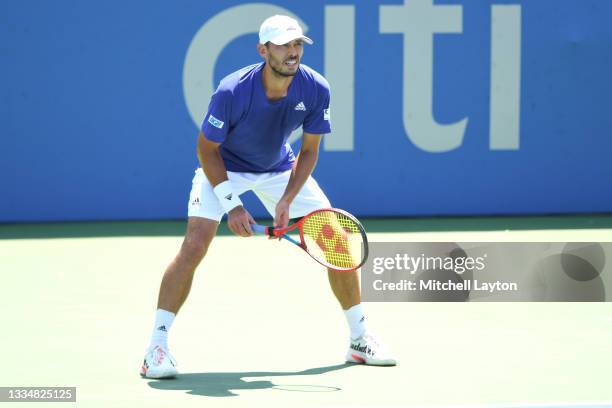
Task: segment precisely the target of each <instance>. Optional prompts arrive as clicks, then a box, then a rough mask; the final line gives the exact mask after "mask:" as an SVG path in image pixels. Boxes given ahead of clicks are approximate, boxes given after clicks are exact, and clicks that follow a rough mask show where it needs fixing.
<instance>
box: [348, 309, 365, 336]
mask: <svg viewBox="0 0 612 408" xmlns="http://www.w3.org/2000/svg"><path fill="white" fill-rule="evenodd" d="M344 315H345V316H346V321H347V322H348V325H349V329H351V339H356V338H359V337H361V335H363V333H365V331H366V324H365V316H364V314H363V307H362V306H361V303H359V304H357V305H355V306H353V307H351V308H350V309H348V310H345V311H344Z"/></svg>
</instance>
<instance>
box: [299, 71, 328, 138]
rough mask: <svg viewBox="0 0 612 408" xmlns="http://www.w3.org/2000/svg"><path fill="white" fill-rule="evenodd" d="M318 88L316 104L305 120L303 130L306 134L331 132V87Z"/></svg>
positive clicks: (321, 85) (323, 85)
mask: <svg viewBox="0 0 612 408" xmlns="http://www.w3.org/2000/svg"><path fill="white" fill-rule="evenodd" d="M317 88H318V89H317V99H316V103H315V105H314V108H313V109H312V110H310V112H309V113H308V115H307V116H306V118H305V119H304V125H303V129H304V132H306V133H313V134H316V135H322V134H325V133H330V132H331V122H330V114H329V100H330V92H329V85H327V84H326V83H325V84H319V85H318V87H317Z"/></svg>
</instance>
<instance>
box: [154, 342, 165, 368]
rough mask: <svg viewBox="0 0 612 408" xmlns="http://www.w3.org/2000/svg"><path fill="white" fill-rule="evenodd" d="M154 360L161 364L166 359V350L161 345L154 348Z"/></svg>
mask: <svg viewBox="0 0 612 408" xmlns="http://www.w3.org/2000/svg"><path fill="white" fill-rule="evenodd" d="M153 352H154V353H155V354H154V360H155V364H156V365H160V364H161V363H162V362H163V361H164V357H165V356H166V352H165V351H164V350H163V349H162V348H161V347H159V346H157V347H155V348H154V349H153Z"/></svg>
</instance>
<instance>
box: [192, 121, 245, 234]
mask: <svg viewBox="0 0 612 408" xmlns="http://www.w3.org/2000/svg"><path fill="white" fill-rule="evenodd" d="M220 145H221V144H220V143H216V142H213V141H210V140H208V139H206V136H205V135H204V133H203V132H200V134H199V135H198V149H197V150H198V159H199V161H200V166H201V167H202V170H203V171H204V174H205V175H206V177H207V178H208V180H209V181H210V184H212V185H213V186H217V185H219V184H221V183H223V182H224V181H227V180H228V177H227V169H226V168H225V164H224V163H223V158H222V157H221V153H220V152H219V146H220ZM254 223H255V220H254V219H253V217H252V216H251V214H249V212H248V211H247V210H246V209H245V208H244V207H243V206H241V205H239V206H237V207H235V208H234V209H232V210H231V211H230V212H228V214H227V224H228V226H229V229H230V230H231V231H232V232H233V233H234V234H236V235H240V236H242V237H249V236H251V235H253V231H251V224H254Z"/></svg>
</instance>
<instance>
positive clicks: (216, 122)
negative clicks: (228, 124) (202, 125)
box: [208, 115, 225, 129]
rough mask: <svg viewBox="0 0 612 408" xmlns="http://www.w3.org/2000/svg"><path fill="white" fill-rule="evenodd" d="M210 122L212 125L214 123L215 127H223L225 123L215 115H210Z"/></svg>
mask: <svg viewBox="0 0 612 408" xmlns="http://www.w3.org/2000/svg"><path fill="white" fill-rule="evenodd" d="M208 123H210V124H211V125H213V126H214V127H216V128H218V129H221V128H222V127H223V125H224V124H225V122H223V121H222V120H219V119H217V118H215V117H214V116H213V115H210V116H208Z"/></svg>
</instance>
